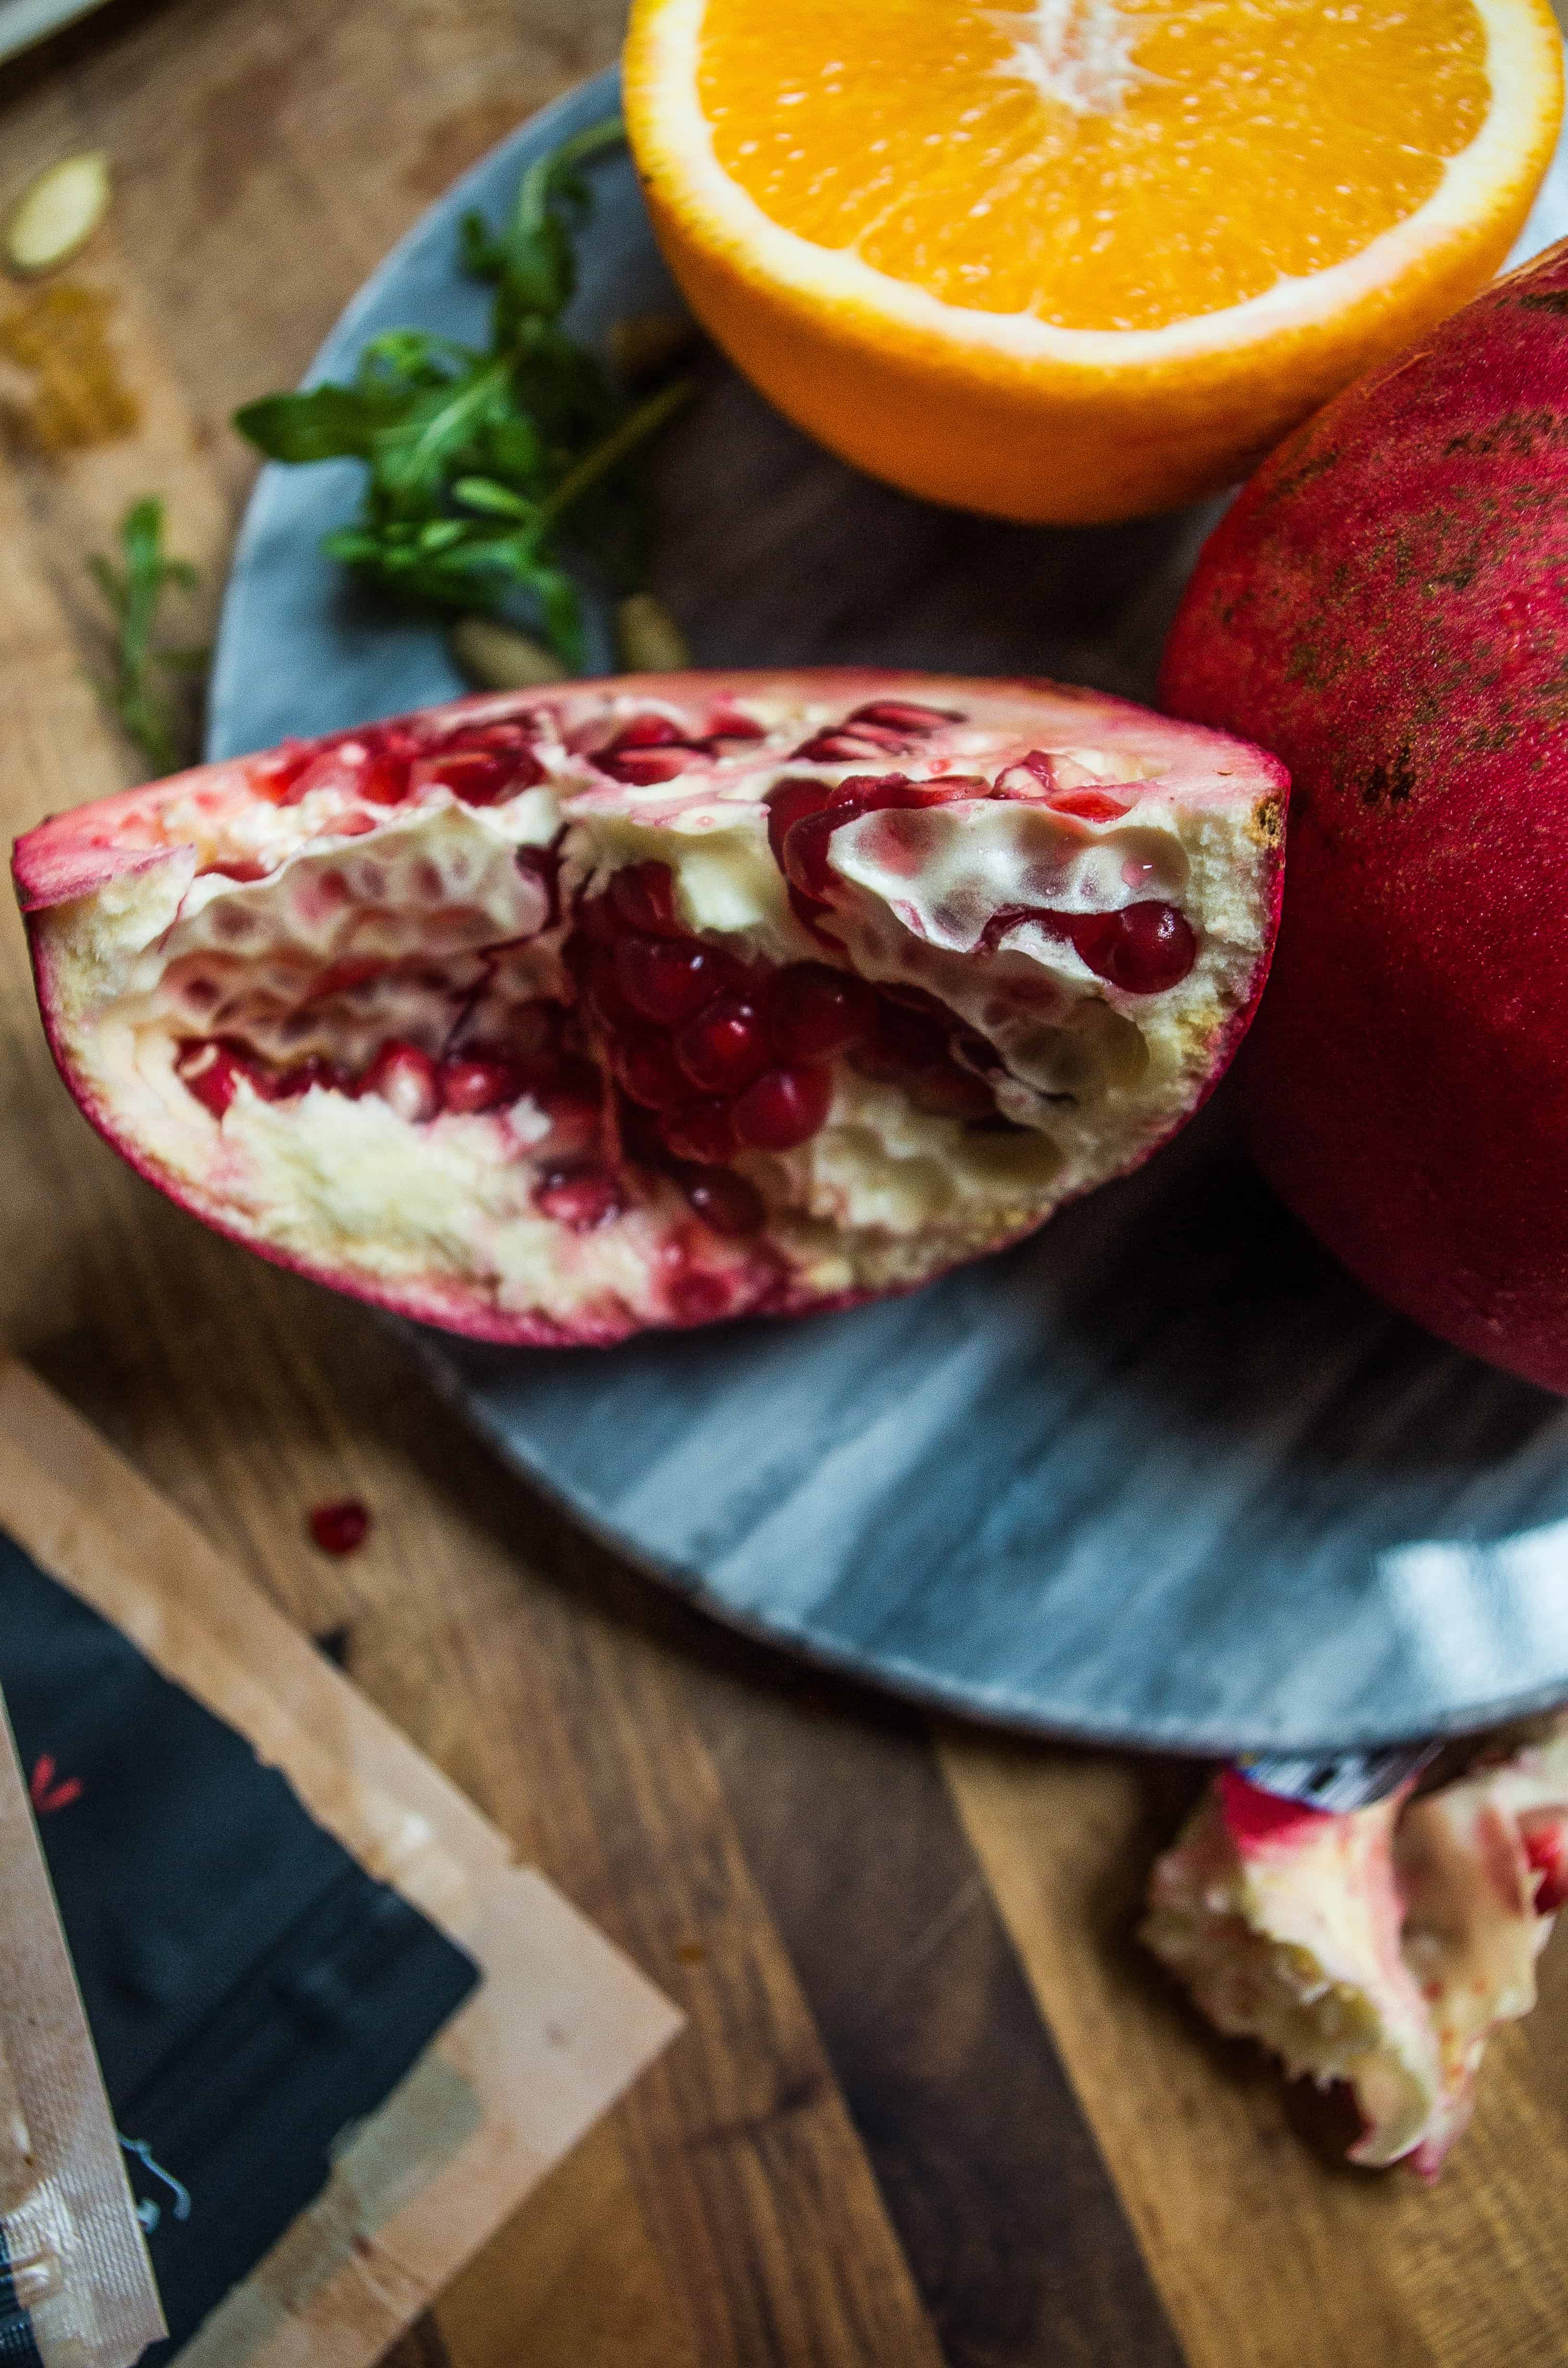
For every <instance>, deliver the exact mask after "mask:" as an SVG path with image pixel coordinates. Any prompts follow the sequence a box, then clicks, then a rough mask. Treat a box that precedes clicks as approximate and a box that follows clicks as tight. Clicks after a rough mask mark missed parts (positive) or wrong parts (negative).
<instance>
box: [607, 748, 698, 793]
mask: <svg viewBox="0 0 1568 2368" xmlns="http://www.w3.org/2000/svg"><path fill="white" fill-rule="evenodd" d="M701 753H702V752H701V750H699V749H697V748H688V747H687V746H686V745H685V743H684V742H683V743H682V744H681V746H679V747H677V748H628V749H627V751H626V753H625V755H624V756H616V757H610V756H598V757H594V758H593V759H592V762H593V763H594V764H595V765H596V766H597V768H598V769H599V771H600V772H601V773H608V775H609V777H610V780H612V781H626V782H628V783H629V784H630V785H631V788H633V789H638V790H646V789H652V788H653V785H654V783H655V782H658V781H673V780H675V779H676V775H677V774H680V773H684V772H687V770H689V768H690V766H691V761H692V759H693V757H697V756H699V755H700V754H701Z"/></svg>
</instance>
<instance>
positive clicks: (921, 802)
mask: <svg viewBox="0 0 1568 2368" xmlns="http://www.w3.org/2000/svg"><path fill="white" fill-rule="evenodd" d="M992 794H993V792H992V787H991V783H990V782H989V781H987V780H983V778H982V777H981V776H980V775H979V774H975V773H949V774H946V775H944V776H943V777H942V778H941V779H939V780H932V781H914V780H910V779H909V777H908V775H907V774H904V773H846V775H845V776H844V779H843V780H841V781H819V780H815V779H814V778H813V777H812V775H811V774H809V773H787V774H785V776H784V778H783V779H782V780H778V781H776V782H775V783H774V785H773V788H772V789H771V790H770V791H768V795H767V843H768V846H769V847H770V848H772V850H773V860H774V861H775V862H776V863H777V864H778V869H779V870H780V871H782V873H783V874H784V877H785V879H786V881H787V882H789V886H790V905H791V907H792V909H793V911H794V913H795V915H796V917H797V918H798V919H800V920H801V921H803V922H804V923H805V925H806V927H807V928H809V929H810V930H811V932H812V936H813V937H815V938H822V935H823V932H822V930H821V928H819V927H818V924H819V922H820V920H821V918H822V916H823V915H824V913H825V912H826V911H827V910H828V909H829V899H828V897H827V895H826V894H825V891H826V889H827V886H828V883H829V877H830V874H829V868H828V860H827V849H828V841H829V840H830V839H831V838H832V837H833V834H834V832H835V830H842V829H843V828H844V826H845V825H846V823H851V822H858V820H859V818H860V816H861V815H862V814H877V813H881V812H884V811H886V810H887V809H888V808H890V807H902V808H903V809H905V810H908V811H913V810H915V809H917V808H919V807H923V806H945V805H951V804H953V803H955V802H956V801H957V800H959V799H960V798H985V797H990V796H991V795H992ZM824 942H825V940H824Z"/></svg>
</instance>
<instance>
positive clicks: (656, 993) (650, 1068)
mask: <svg viewBox="0 0 1568 2368" xmlns="http://www.w3.org/2000/svg"><path fill="white" fill-rule="evenodd" d="M812 786H813V788H820V786H821V785H820V784H815V783H813V784H812ZM568 959H569V961H570V962H571V963H572V966H573V967H574V969H575V971H576V973H577V975H578V978H579V981H580V984H581V986H582V990H583V994H584V998H585V1004H586V1007H587V1009H588V1011H589V1013H590V1014H591V1018H592V1022H593V1024H594V1026H595V1027H596V1029H597V1030H598V1032H599V1034H600V1035H601V1037H602V1040H603V1042H604V1046H605V1052H606V1057H607V1059H608V1064H609V1067H610V1070H611V1074H612V1075H613V1076H614V1077H615V1079H616V1082H617V1084H618V1085H619V1087H620V1089H621V1092H622V1094H623V1095H624V1096H625V1098H626V1099H627V1100H628V1101H629V1102H630V1103H631V1105H632V1106H633V1110H634V1111H635V1112H640V1113H643V1114H645V1116H644V1118H643V1119H642V1121H639V1120H638V1118H636V1117H635V1116H634V1117H632V1119H631V1124H630V1126H629V1127H628V1128H627V1129H626V1130H625V1133H626V1136H627V1140H628V1145H629V1148H630V1150H631V1154H632V1156H635V1157H638V1158H640V1159H642V1162H643V1164H645V1165H653V1166H658V1165H661V1164H663V1165H665V1166H666V1167H667V1166H668V1163H669V1160H670V1159H672V1158H673V1159H674V1160H675V1161H676V1162H677V1163H681V1164H682V1165H683V1166H685V1167H691V1168H694V1169H699V1170H702V1171H706V1174H705V1176H704V1177H702V1178H699V1185H700V1187H701V1189H702V1190H705V1191H707V1192H708V1193H709V1195H710V1198H711V1199H712V1201H713V1202H714V1205H715V1206H716V1207H717V1206H720V1205H721V1204H722V1201H723V1191H722V1190H721V1188H720V1186H719V1185H718V1184H717V1183H716V1182H715V1181H714V1180H713V1176H712V1171H722V1168H723V1166H724V1163H725V1162H727V1161H728V1160H730V1159H733V1157H734V1156H735V1154H736V1153H737V1152H739V1151H745V1150H752V1151H773V1152H782V1151H790V1150H793V1149H795V1148H796V1147H797V1146H798V1145H800V1144H803V1143H807V1142H809V1141H810V1140H811V1138H812V1135H814V1134H816V1133H818V1132H819V1131H820V1129H821V1128H822V1126H823V1125H824V1122H825V1121H826V1119H827V1115H828V1110H829V1109H830V1107H831V1104H832V1100H833V1074H832V1064H833V1063H834V1062H835V1061H837V1060H839V1059H842V1058H845V1057H847V1058H848V1060H849V1061H850V1063H851V1065H852V1066H854V1067H856V1068H858V1069H859V1070H861V1071H862V1072H863V1073H864V1074H866V1075H868V1076H873V1077H880V1078H885V1079H888V1080H892V1081H896V1082H897V1083H898V1084H899V1085H900V1086H902V1087H904V1089H905V1090H906V1091H908V1093H909V1094H910V1098H911V1099H912V1100H913V1101H914V1102H915V1107H916V1108H917V1109H920V1110H926V1111H927V1112H928V1113H930V1114H932V1115H936V1116H940V1117H945V1118H953V1119H958V1120H961V1121H994V1119H995V1115H996V1105H995V1099H994V1095H993V1093H992V1091H991V1088H990V1087H989V1086H988V1085H987V1084H986V1083H985V1080H984V1078H983V1076H980V1075H978V1074H977V1073H976V1072H977V1068H978V1067H980V1066H986V1067H989V1068H991V1069H994V1068H995V1067H996V1066H997V1065H998V1064H997V1061H996V1055H995V1053H994V1052H993V1050H992V1048H991V1046H990V1045H988V1044H987V1043H985V1042H984V1041H983V1039H982V1038H981V1037H979V1036H971V1035H970V1034H969V1033H968V1031H965V1030H955V1026H954V1023H953V1021H952V1019H951V1018H950V1015H947V1014H945V1013H943V1012H942V1009H941V1007H940V1006H939V1005H937V1004H936V1003H933V1002H931V1001H930V1000H929V999H928V998H925V997H922V996H918V995H915V994H910V995H904V994H903V992H902V991H899V992H889V991H886V990H881V989H878V988H876V987H874V986H872V985H869V982H868V981H866V980H865V979H862V978H858V977H857V976H856V975H855V974H854V973H852V972H848V971H843V970H837V969H835V968H833V967H831V966H830V965H828V964H827V963H825V962H790V963H787V964H785V965H784V966H783V967H782V968H781V969H772V968H769V967H768V966H767V965H766V964H763V963H755V962H754V963H747V962H742V961H741V960H739V959H738V958H737V957H736V956H735V955H734V954H733V953H730V952H728V951H725V950H723V949H722V948H717V947H713V946H710V945H707V944H705V943H703V942H702V941H701V940H700V939H697V938H695V937H693V936H692V935H691V933H690V932H689V931H687V929H686V928H684V926H683V924H682V923H681V922H680V920H679V919H678V918H677V916H676V909H675V883H674V880H673V878H672V875H671V873H670V872H669V871H668V869H667V868H666V867H665V865H664V864H661V863H654V862H645V863H637V864H631V865H629V866H627V867H626V868H625V869H623V870H621V871H618V872H616V873H615V874H614V876H613V878H612V879H611V881H610V883H609V886H608V890H607V891H605V892H604V893H603V894H599V895H597V896H594V897H590V898H588V899H586V900H585V902H584V904H583V905H582V906H581V908H580V914H579V936H578V939H577V941H576V944H575V946H574V948H573V949H572V950H570V951H569V956H568ZM959 1038H962V1039H963V1042H962V1044H961V1046H959V1048H958V1049H960V1050H961V1051H962V1053H964V1055H965V1056H966V1061H967V1063H968V1064H971V1065H966V1064H965V1061H960V1059H959V1058H957V1057H955V1045H956V1044H957V1040H958V1039H959ZM734 1180H736V1181H738V1180H739V1179H734ZM687 1182H688V1187H689V1179H687ZM726 1189H727V1188H726ZM731 1197H732V1198H733V1194H732V1196H731ZM694 1205H700V1203H699V1201H696V1200H694ZM758 1213H760V1212H758ZM723 1229H724V1228H723V1227H722V1226H721V1230H723Z"/></svg>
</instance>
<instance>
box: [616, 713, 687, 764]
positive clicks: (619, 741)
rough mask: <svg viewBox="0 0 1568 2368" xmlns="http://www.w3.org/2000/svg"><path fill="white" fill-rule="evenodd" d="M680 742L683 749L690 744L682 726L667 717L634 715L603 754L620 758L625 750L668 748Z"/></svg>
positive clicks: (622, 726) (624, 724)
mask: <svg viewBox="0 0 1568 2368" xmlns="http://www.w3.org/2000/svg"><path fill="white" fill-rule="evenodd" d="M676 742H678V743H679V744H680V746H682V747H687V746H689V745H690V744H689V742H688V740H687V734H685V733H684V732H683V731H682V730H681V728H680V725H679V724H678V723H675V722H674V721H672V719H671V718H670V717H669V716H667V715H634V716H633V717H632V718H631V723H623V724H622V725H621V727H620V730H619V732H618V733H617V734H616V735H615V737H614V739H613V740H611V741H609V742H608V744H607V746H606V747H605V748H604V750H603V751H602V752H601V753H602V754H604V755H606V756H611V757H619V754H620V752H621V750H622V749H623V748H667V747H669V746H671V745H672V744H673V743H676Z"/></svg>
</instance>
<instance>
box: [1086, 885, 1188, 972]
mask: <svg viewBox="0 0 1568 2368" xmlns="http://www.w3.org/2000/svg"><path fill="white" fill-rule="evenodd" d="M1067 934H1068V936H1069V937H1070V938H1071V939H1072V940H1073V943H1074V946H1075V947H1076V948H1077V950H1078V952H1079V953H1080V955H1081V956H1082V957H1083V959H1084V961H1085V962H1086V963H1087V964H1088V966H1089V968H1090V969H1091V970H1092V971H1093V972H1094V973H1095V975H1096V978H1103V979H1105V980H1107V981H1108V983H1109V985H1112V986H1119V987H1120V988H1121V990H1122V992H1123V994H1124V995H1161V994H1163V993H1164V992H1165V989H1166V988H1167V987H1172V986H1176V985H1178V984H1179V983H1180V981H1181V980H1182V979H1184V978H1185V977H1186V976H1187V973H1188V971H1189V970H1190V969H1191V968H1192V965H1193V963H1194V962H1196V961H1197V959H1198V939H1197V938H1196V937H1195V936H1194V934H1193V929H1192V925H1191V923H1190V922H1189V921H1188V920H1187V917H1186V916H1185V915H1184V914H1181V913H1178V912H1177V911H1176V906H1175V905H1158V904H1153V903H1148V904H1142V905H1122V906H1121V908H1120V910H1119V911H1118V912H1115V913H1074V914H1073V915H1071V916H1068V919H1067Z"/></svg>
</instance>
